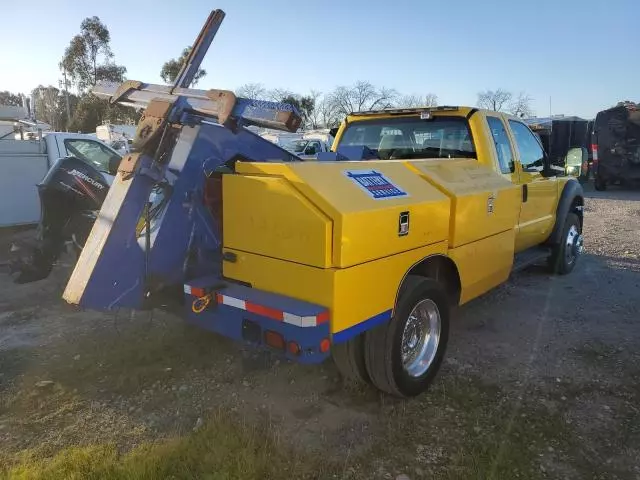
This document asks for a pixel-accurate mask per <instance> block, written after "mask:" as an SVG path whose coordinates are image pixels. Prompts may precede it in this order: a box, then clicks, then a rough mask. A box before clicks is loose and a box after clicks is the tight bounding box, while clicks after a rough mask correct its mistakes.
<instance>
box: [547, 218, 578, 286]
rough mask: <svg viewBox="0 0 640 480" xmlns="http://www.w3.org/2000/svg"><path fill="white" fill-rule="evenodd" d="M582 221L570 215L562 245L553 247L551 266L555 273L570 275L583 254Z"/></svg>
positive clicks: (564, 230)
mask: <svg viewBox="0 0 640 480" xmlns="http://www.w3.org/2000/svg"><path fill="white" fill-rule="evenodd" d="M581 230H582V229H581V228H580V219H579V218H578V216H577V215H576V214H575V213H569V214H568V215H567V219H566V220H565V223H564V229H563V230H562V238H561V240H560V243H558V244H557V245H555V246H554V247H553V251H552V253H551V257H549V266H550V267H551V270H552V271H553V272H554V273H557V274H560V275H566V274H567V273H570V272H571V271H572V270H573V269H574V267H575V266H576V263H577V262H578V258H579V257H580V255H581V254H582V250H583V239H582V231H581Z"/></svg>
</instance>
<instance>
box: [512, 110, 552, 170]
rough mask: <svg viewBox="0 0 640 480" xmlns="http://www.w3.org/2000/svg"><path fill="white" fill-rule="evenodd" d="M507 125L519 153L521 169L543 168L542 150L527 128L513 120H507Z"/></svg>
mask: <svg viewBox="0 0 640 480" xmlns="http://www.w3.org/2000/svg"><path fill="white" fill-rule="evenodd" d="M509 125H510V126H511V131H512V132H513V136H514V137H515V140H516V145H517V147H518V152H519V153H520V163H521V164H522V168H527V167H543V166H544V150H543V149H542V146H541V145H540V142H538V140H537V138H536V137H535V135H534V134H533V132H532V131H531V130H529V127H527V126H526V125H525V124H524V123H520V122H517V121H515V120H509Z"/></svg>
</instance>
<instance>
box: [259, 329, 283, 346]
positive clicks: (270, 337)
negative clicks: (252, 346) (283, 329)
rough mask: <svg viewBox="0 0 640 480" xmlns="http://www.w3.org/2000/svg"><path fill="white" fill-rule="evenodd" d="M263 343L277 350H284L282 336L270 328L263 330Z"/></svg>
mask: <svg viewBox="0 0 640 480" xmlns="http://www.w3.org/2000/svg"><path fill="white" fill-rule="evenodd" d="M264 343H266V344H267V345H269V346H270V347H273V348H277V349H278V350H284V347H285V342H284V337H283V336H282V335H281V334H279V333H278V332H274V331H272V330H265V332H264Z"/></svg>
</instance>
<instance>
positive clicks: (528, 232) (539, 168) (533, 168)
mask: <svg viewBox="0 0 640 480" xmlns="http://www.w3.org/2000/svg"><path fill="white" fill-rule="evenodd" d="M507 121H508V124H509V129H510V132H511V138H512V142H513V145H514V151H515V153H516V165H515V167H516V172H517V174H518V175H517V182H518V183H519V184H520V185H521V186H522V206H521V209H520V221H519V224H518V231H517V233H516V252H519V251H522V250H524V249H526V248H529V247H533V246H535V245H539V244H540V243H542V242H544V241H545V240H546V239H547V238H548V237H549V235H550V234H551V230H552V229H553V225H554V222H555V218H556V206H557V204H558V181H557V178H556V177H555V176H553V177H545V176H543V171H544V170H545V162H546V161H547V159H546V156H545V153H544V150H543V148H542V145H540V142H539V141H538V138H537V137H536V136H535V135H534V134H533V132H532V131H531V130H530V129H529V127H527V126H526V125H525V124H524V123H522V122H520V121H518V120H515V119H508V120H507Z"/></svg>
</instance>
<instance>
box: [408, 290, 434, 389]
mask: <svg viewBox="0 0 640 480" xmlns="http://www.w3.org/2000/svg"><path fill="white" fill-rule="evenodd" d="M441 324H442V321H441V318H440V311H439V310H438V306H437V305H436V303H435V302H434V301H433V300H431V299H424V300H421V301H420V302H418V304H416V306H415V307H413V310H411V313H410V314H409V318H408V319H407V322H406V323H405V326H404V331H403V332H402V366H403V368H404V370H405V371H406V372H407V373H408V374H409V375H410V376H412V377H420V376H421V375H423V374H424V373H425V372H426V371H427V370H428V369H429V367H430V366H431V364H432V363H433V360H434V358H435V357H436V352H437V351H438V345H439V344H440V330H441Z"/></svg>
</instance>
